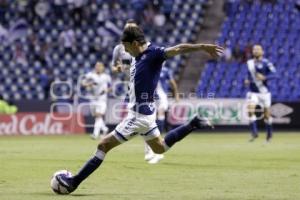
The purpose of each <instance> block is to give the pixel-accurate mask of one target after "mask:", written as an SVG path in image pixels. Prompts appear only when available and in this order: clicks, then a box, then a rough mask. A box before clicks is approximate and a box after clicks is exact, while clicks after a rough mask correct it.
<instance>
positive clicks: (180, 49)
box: [165, 43, 224, 58]
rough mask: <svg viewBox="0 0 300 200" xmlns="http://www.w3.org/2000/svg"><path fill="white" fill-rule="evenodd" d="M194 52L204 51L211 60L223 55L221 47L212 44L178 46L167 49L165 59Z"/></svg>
mask: <svg viewBox="0 0 300 200" xmlns="http://www.w3.org/2000/svg"><path fill="white" fill-rule="evenodd" d="M196 51H205V52H207V53H209V54H210V55H211V56H212V57H213V58H217V57H218V56H220V55H221V54H223V51H224V49H223V47H220V46H218V45H214V44H188V43H183V44H178V45H176V46H173V47H168V48H166V50H165V53H166V56H167V58H171V57H174V56H177V55H180V54H185V53H191V52H196Z"/></svg>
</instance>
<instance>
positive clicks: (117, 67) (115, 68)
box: [112, 61, 123, 73]
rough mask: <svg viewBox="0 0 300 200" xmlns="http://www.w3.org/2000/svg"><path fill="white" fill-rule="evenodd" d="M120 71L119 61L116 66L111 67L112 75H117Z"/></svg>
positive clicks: (120, 64) (121, 69)
mask: <svg viewBox="0 0 300 200" xmlns="http://www.w3.org/2000/svg"><path fill="white" fill-rule="evenodd" d="M122 71H123V68H122V63H121V61H117V64H116V65H115V66H113V67H112V72H113V73H118V72H122Z"/></svg>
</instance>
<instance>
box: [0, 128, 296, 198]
mask: <svg viewBox="0 0 300 200" xmlns="http://www.w3.org/2000/svg"><path fill="white" fill-rule="evenodd" d="M247 139H248V135H247V134H193V135H190V136H188V137H187V138H186V139H185V140H184V141H182V142H180V143H178V144H177V145H175V146H174V148H173V149H171V150H170V151H169V152H168V153H167V154H166V155H165V159H164V160H163V161H162V162H161V163H159V164H157V165H149V164H147V163H146V162H145V161H144V159H143V156H144V155H143V152H144V145H143V141H142V139H141V138H140V137H136V138H135V139H133V140H132V141H130V142H128V143H126V144H124V145H122V146H120V147H118V148H116V149H115V150H113V151H112V152H111V153H110V154H109V155H108V156H107V157H106V160H105V161H104V163H103V165H102V166H101V168H100V169H98V170H97V171H96V172H95V173H94V174H92V175H91V176H90V177H89V178H88V179H87V180H86V181H85V182H83V184H82V185H81V186H80V187H79V188H78V189H77V190H76V191H75V192H74V193H73V194H71V195H68V196H60V195H56V194H54V193H53V192H52V191H51V189H50V186H49V184H50V178H51V176H52V174H53V172H55V171H57V170H60V169H68V170H70V171H72V172H73V173H75V172H77V171H78V169H79V168H80V166H82V165H83V163H84V162H85V161H86V160H87V159H88V158H90V156H91V155H92V154H93V152H94V150H95V147H96V141H93V140H91V139H90V138H89V137H88V136H86V135H85V136H26V137H20V136H12V137H6V136H5V137H0V199H1V200H48V199H49V200H50V199H51V200H56V199H59V200H61V199H66V200H69V199H78V200H94V199H95V200H96V199H97V200H116V199H118V200H119V199H122V200H123V199H128V200H132V199H137V200H146V199H166V200H167V199H168V200H169V199H171V200H192V199H197V200H198V199H199V200H246V199H247V200H250V199H251V200H285V199H286V200H298V199H300V134H295V133H281V134H279V133H277V134H276V135H275V138H274V140H273V141H272V143H271V144H267V145H266V144H264V135H261V136H260V138H259V139H258V140H257V141H255V142H254V143H248V142H247Z"/></svg>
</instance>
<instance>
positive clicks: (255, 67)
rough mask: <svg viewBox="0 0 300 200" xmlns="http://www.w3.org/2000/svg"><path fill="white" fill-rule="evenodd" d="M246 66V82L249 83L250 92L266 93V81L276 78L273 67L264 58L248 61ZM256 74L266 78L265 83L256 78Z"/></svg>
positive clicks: (267, 90)
mask: <svg viewBox="0 0 300 200" xmlns="http://www.w3.org/2000/svg"><path fill="white" fill-rule="evenodd" d="M247 65H248V80H249V81H250V91H251V92H256V93H267V92H269V89H268V80H270V79H273V78H276V77H277V76H276V69H275V67H274V65H273V64H272V63H271V62H270V61H269V60H268V59H266V58H263V59H261V60H254V59H250V60H248V61H247ZM256 73H261V74H262V75H264V76H265V77H266V80H265V81H260V80H258V79H257V78H256Z"/></svg>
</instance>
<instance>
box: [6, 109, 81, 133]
mask: <svg viewBox="0 0 300 200" xmlns="http://www.w3.org/2000/svg"><path fill="white" fill-rule="evenodd" d="M78 122H83V118H82V116H81V114H79V113H68V114H63V113H18V114H15V115H0V135H63V134H83V133H84V132H85V130H84V128H83V127H82V126H80V124H82V123H78Z"/></svg>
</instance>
